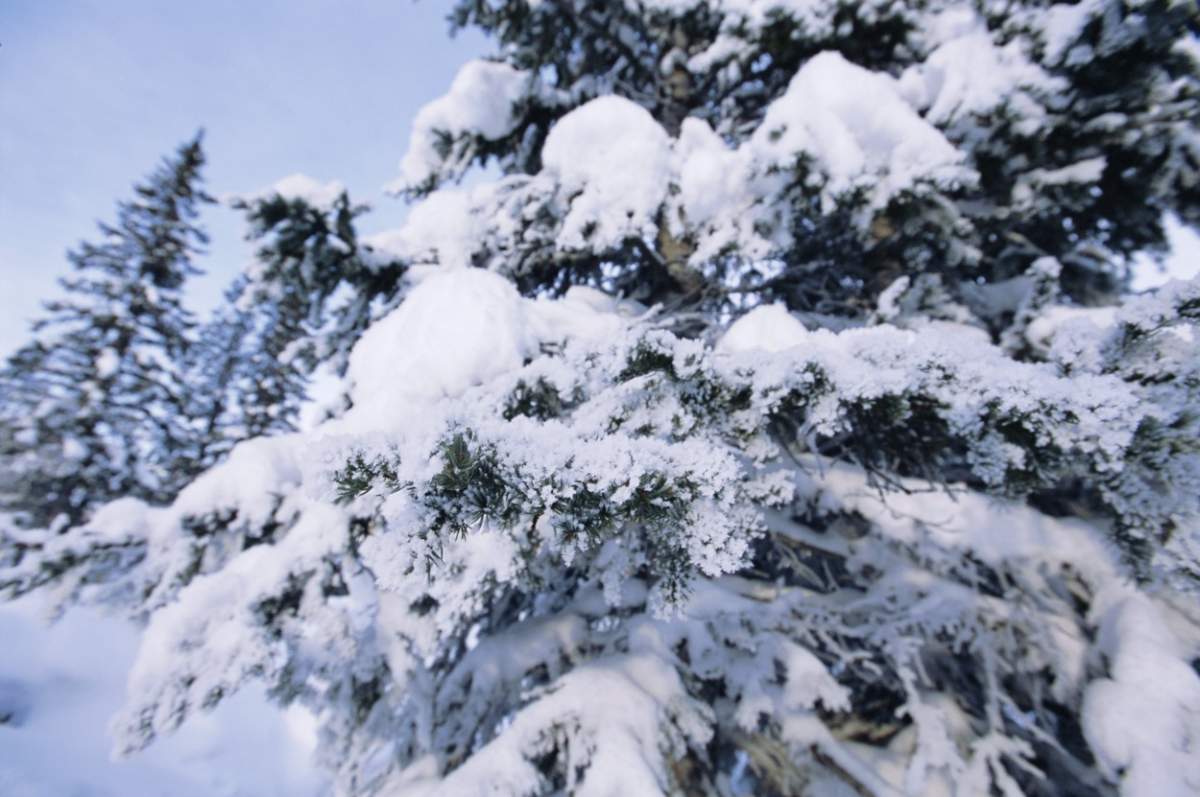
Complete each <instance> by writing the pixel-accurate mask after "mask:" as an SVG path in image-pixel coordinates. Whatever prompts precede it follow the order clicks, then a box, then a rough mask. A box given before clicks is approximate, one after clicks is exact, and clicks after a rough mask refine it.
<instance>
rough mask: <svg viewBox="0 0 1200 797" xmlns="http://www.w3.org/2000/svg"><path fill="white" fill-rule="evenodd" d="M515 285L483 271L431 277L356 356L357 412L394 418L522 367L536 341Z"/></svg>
mask: <svg viewBox="0 0 1200 797" xmlns="http://www.w3.org/2000/svg"><path fill="white" fill-rule="evenodd" d="M523 302H524V300H523V299H522V297H521V295H520V294H519V293H517V289H516V288H514V287H513V285H512V283H510V282H509V281H507V280H506V279H504V278H503V277H500V276H497V275H496V274H493V273H491V272H489V271H484V270H482V269H450V270H445V271H437V272H435V273H433V274H431V275H430V276H428V277H426V278H425V279H424V280H423V281H422V282H421V283H420V284H419V285H417V286H416V287H415V288H413V290H412V292H411V293H410V294H409V295H408V297H407V298H406V299H405V300H404V302H403V303H402V304H401V305H400V306H399V307H397V308H396V309H395V310H393V311H392V312H391V313H389V314H388V315H386V316H384V317H383V318H382V319H380V320H379V321H377V322H376V323H375V324H373V325H372V326H371V327H370V328H369V329H368V330H367V331H366V333H365V334H364V335H363V336H362V339H361V340H360V341H359V342H358V344H357V345H355V347H354V350H353V351H352V352H351V353H350V367H349V371H348V372H347V373H348V376H349V379H350V381H351V383H352V384H353V387H352V389H351V393H350V396H351V399H352V400H353V401H354V406H355V412H357V413H360V414H361V413H362V412H374V411H376V410H380V411H384V412H387V411H388V408H390V407H394V406H395V405H396V404H397V400H398V399H401V398H410V399H420V400H430V399H435V398H438V397H441V396H452V395H457V394H459V393H461V392H462V391H463V390H465V389H466V388H468V387H470V386H471V385H473V384H478V383H479V382H482V381H485V380H487V379H490V378H492V377H494V376H498V375H500V374H503V373H506V372H508V371H512V370H515V369H517V368H520V367H521V365H522V364H523V363H524V361H525V358H526V356H528V355H529V354H530V353H531V352H532V351H534V350H535V344H536V341H535V340H534V338H533V335H532V334H531V331H530V329H529V325H528V324H527V323H526V319H525V309H524V304H523Z"/></svg>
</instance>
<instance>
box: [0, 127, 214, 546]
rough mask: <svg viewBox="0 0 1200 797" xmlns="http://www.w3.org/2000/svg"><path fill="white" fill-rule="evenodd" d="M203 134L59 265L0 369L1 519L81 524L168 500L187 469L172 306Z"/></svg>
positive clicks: (183, 350)
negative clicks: (28, 327)
mask: <svg viewBox="0 0 1200 797" xmlns="http://www.w3.org/2000/svg"><path fill="white" fill-rule="evenodd" d="M201 141H202V134H200V133H197V135H196V136H195V137H194V138H192V139H191V140H190V141H188V142H186V143H185V144H183V145H182V146H180V147H179V149H178V150H177V151H176V153H175V154H174V155H173V156H172V157H169V158H166V159H164V160H163V162H162V164H161V165H160V166H159V167H158V168H157V169H156V170H155V171H154V172H153V173H152V174H151V175H150V176H149V177H148V178H147V179H146V180H145V182H143V183H140V184H138V185H135V186H134V197H133V199H130V200H126V201H123V202H120V203H119V204H118V206H117V218H116V222H115V223H113V224H106V223H102V224H100V232H101V236H102V237H101V238H100V240H98V241H97V242H94V243H93V242H83V243H81V244H80V245H79V246H78V247H77V248H76V249H75V250H74V251H72V252H70V253H69V254H68V259H69V260H70V262H71V265H72V266H73V268H74V273H73V274H72V275H71V276H69V277H66V278H64V279H62V280H61V281H60V282H61V285H62V289H63V296H62V298H60V299H56V300H54V301H51V302H48V303H47V304H46V315H45V317H44V318H42V319H41V320H39V321H37V322H36V323H35V325H34V331H35V337H34V340H33V341H32V342H31V343H29V344H27V345H25V346H24V347H22V348H21V349H20V350H19V351H17V352H16V353H15V354H14V355H13V356H12V357H11V358H10V359H9V361H8V362H7V364H6V365H5V366H4V368H3V371H2V372H0V380H2V390H0V395H2V396H3V399H2V401H3V408H4V414H3V421H2V422H3V423H4V433H3V443H2V445H3V450H2V452H0V455H2V456H3V462H4V465H3V470H4V473H5V477H4V483H3V496H2V499H0V501H2V504H0V506H2V508H3V511H5V512H8V513H11V514H12V515H13V516H14V517H15V518H16V519H17V521H18V522H19V523H20V524H21V525H23V526H28V527H45V526H48V525H51V524H53V525H54V526H55V527H56V528H63V527H66V526H70V525H74V524H77V523H79V522H81V521H83V520H84V519H85V518H86V517H87V516H88V515H89V513H90V512H91V510H92V509H94V508H95V507H96V506H98V505H100V504H103V503H105V502H107V501H110V500H112V499H114V498H118V497H122V496H134V497H137V498H139V499H142V500H145V501H148V502H151V503H163V502H166V501H168V500H170V499H171V497H172V496H173V495H174V494H175V492H176V491H177V490H178V488H179V487H180V486H181V483H183V482H185V481H186V480H187V479H189V478H190V477H191V476H194V474H195V471H194V470H192V468H191V467H190V466H189V464H188V460H187V455H188V452H189V448H190V443H191V432H190V429H189V425H188V422H187V396H186V388H185V385H184V382H183V373H182V369H181V364H182V363H183V361H184V359H185V357H186V356H187V354H188V347H189V345H190V343H189V341H190V338H189V334H190V332H191V330H192V327H193V319H192V316H191V314H190V313H189V312H188V311H187V310H186V309H185V307H184V305H183V289H184V286H185V284H186V282H187V279H188V278H189V277H191V276H194V275H196V274H198V273H200V272H199V270H198V269H197V268H196V266H195V265H194V264H193V258H194V257H195V255H196V254H197V253H199V252H200V251H201V250H202V247H203V246H204V245H205V244H206V243H207V241H208V238H207V236H206V234H205V232H204V231H203V230H202V229H201V227H200V226H199V225H198V221H197V220H198V217H199V213H200V208H201V206H202V205H203V204H204V203H206V202H210V201H212V200H211V199H210V197H208V196H207V195H206V194H205V193H204V191H203V189H202V187H201V169H202V167H203V166H204V160H205V159H204V152H203V149H202V146H201Z"/></svg>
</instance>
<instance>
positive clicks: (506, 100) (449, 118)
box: [391, 60, 529, 191]
mask: <svg viewBox="0 0 1200 797" xmlns="http://www.w3.org/2000/svg"><path fill="white" fill-rule="evenodd" d="M528 84H529V75H528V74H527V73H525V72H522V71H520V70H518V69H514V68H513V67H511V66H509V65H508V64H505V63H501V62H497V61H482V60H473V61H468V62H467V63H465V64H464V65H463V66H462V68H461V69H459V71H458V75H457V76H455V78H454V82H453V83H451V84H450V91H449V92H447V93H446V94H445V95H444V96H442V97H439V98H438V99H436V100H434V101H433V102H431V103H429V104H428V105H426V106H424V107H423V108H422V109H421V110H420V111H419V112H418V113H417V118H416V119H415V120H414V121H413V128H412V137H411V139H410V141H409V145H408V151H407V152H406V153H405V154H404V158H403V159H402V160H401V161H400V177H399V179H397V180H396V182H394V183H393V184H392V186H391V188H392V189H393V190H397V191H399V190H406V189H409V188H414V187H417V186H420V185H422V184H424V183H427V182H428V181H429V180H431V179H435V180H436V179H440V178H441V177H442V176H444V175H452V174H455V173H457V170H459V169H460V168H461V167H462V165H463V164H464V163H465V162H466V161H467V160H468V159H467V158H454V157H453V156H451V157H450V158H447V153H446V152H445V150H444V147H443V146H442V145H441V143H440V141H441V139H442V137H444V136H449V137H450V138H452V139H457V138H460V137H462V136H479V137H481V138H485V139H492V140H494V139H498V138H503V137H504V136H505V135H507V134H508V133H509V132H510V131H511V130H512V126H513V124H514V118H513V106H514V104H515V103H516V102H517V101H518V100H519V99H520V98H521V97H522V95H523V94H524V93H525V91H526V89H527V87H528Z"/></svg>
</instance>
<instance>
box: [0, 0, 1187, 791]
mask: <svg viewBox="0 0 1200 797" xmlns="http://www.w3.org/2000/svg"><path fill="white" fill-rule="evenodd" d="M456 8H457V10H456V11H455V14H454V18H455V20H456V21H457V22H458V23H459V24H477V25H479V26H481V27H482V28H483V29H484V30H485V31H487V32H489V33H491V34H493V35H494V36H495V37H496V38H497V39H498V40H499V44H500V47H499V51H498V53H497V55H496V57H495V58H494V59H493V60H489V61H475V62H471V63H469V64H467V65H466V66H465V67H464V68H463V69H462V70H461V71H460V73H459V75H458V77H457V78H456V80H455V81H454V83H453V85H452V86H451V88H450V92H449V93H448V94H447V95H446V96H445V97H443V98H441V99H439V100H436V101H434V102H433V103H431V104H430V105H428V106H427V107H426V108H425V109H423V110H422V112H421V113H420V114H419V116H418V118H417V120H416V123H415V125H414V131H413V137H412V141H411V144H410V148H409V151H408V154H407V155H406V156H405V158H404V160H403V162H402V175H401V178H400V181H399V182H398V183H397V186H396V187H397V188H398V189H399V190H400V191H401V192H405V193H407V194H409V195H410V196H412V197H413V198H416V199H419V200H420V201H419V202H418V203H417V204H415V205H414V207H413V208H412V210H411V213H410V215H409V217H408V219H407V220H406V222H405V224H404V226H403V227H402V228H401V229H399V230H396V231H395V232H393V233H389V234H387V235H383V236H379V237H378V238H376V239H373V240H372V241H371V247H370V250H369V251H368V248H367V246H366V244H365V243H364V244H360V245H358V246H356V247H354V246H347V247H345V249H349V250H350V252H355V253H358V255H359V256H361V257H362V258H363V259H362V263H363V265H364V269H365V270H364V271H362V272H361V273H362V274H364V275H365V274H368V273H376V272H374V271H372V269H373V268H375V266H372V265H371V264H372V263H377V262H385V261H386V262H389V263H392V264H393V266H391V268H394V269H395V271H393V272H391V273H392V274H393V275H395V274H399V273H403V274H404V275H405V276H406V278H407V281H406V283H405V288H404V290H403V300H402V301H399V302H396V301H395V298H394V297H395V296H398V295H400V294H399V293H396V294H393V293H389V292H386V291H385V292H384V293H381V294H372V291H371V289H369V288H363V287H361V286H362V285H364V284H366V282H365V277H364V278H363V279H364V281H363V282H357V283H356V282H354V281H353V280H348V282H349V283H350V286H351V288H352V289H353V290H354V291H357V292H358V293H359V294H360V299H359V304H358V305H356V306H358V307H360V308H361V307H363V306H364V305H363V304H362V302H364V301H365V302H366V303H367V305H368V306H369V305H370V304H371V303H372V302H373V301H375V296H386V297H393V298H385V299H383V300H381V304H384V305H392V304H394V305H395V306H394V309H390V310H389V311H387V312H380V313H379V314H374V313H368V312H356V313H354V314H353V315H352V316H351V317H352V318H353V319H355V321H354V323H352V324H350V325H349V326H348V327H344V328H348V329H351V330H353V332H352V334H349V335H347V336H346V338H345V340H347V341H350V340H354V342H353V344H352V345H350V344H349V343H347V345H346V346H344V347H342V346H326V347H324V348H320V347H317V346H316V344H313V347H310V348H306V347H308V344H307V343H303V344H299V349H300V350H303V351H305V352H306V353H305V354H304V356H305V357H312V358H313V359H315V360H318V361H319V360H320V359H321V358H322V357H334V356H335V354H336V352H339V351H346V352H348V354H347V356H346V358H345V362H346V389H347V392H348V395H349V397H350V399H351V406H350V407H349V408H348V409H347V410H346V411H345V412H343V413H342V414H341V415H340V416H339V417H336V418H334V419H331V420H329V421H327V422H326V423H324V424H322V425H321V426H320V427H319V428H318V429H316V430H314V431H312V432H311V433H296V434H285V435H274V436H269V437H264V438H258V439H252V440H248V441H245V442H242V443H240V444H239V445H237V446H236V447H234V448H233V449H232V451H231V452H230V454H229V456H228V458H227V459H226V460H225V461H224V462H223V463H222V464H220V465H218V466H217V467H215V468H213V469H211V470H209V471H208V472H207V473H205V474H204V475H202V476H200V477H199V478H197V479H196V480H195V481H193V482H192V483H191V484H190V485H188V487H186V488H185V489H184V490H183V491H182V492H181V493H180V494H179V496H178V498H177V499H176V500H175V502H174V503H173V504H172V505H171V506H168V507H155V506H150V505H148V504H146V503H144V502H138V501H120V502H116V503H113V504H110V505H108V506H106V507H104V508H103V509H101V510H100V511H99V512H97V513H96V515H95V517H94V518H92V520H91V521H90V522H89V523H88V524H87V525H86V527H84V528H83V529H81V530H80V533H79V534H78V535H72V536H71V538H70V539H69V540H63V539H58V538H55V537H53V536H50V535H36V534H31V535H22V536H21V538H20V545H21V546H23V548H22V550H23V551H26V552H27V553H26V555H25V556H23V557H22V558H20V559H19V560H16V561H13V560H12V558H11V557H10V561H9V562H8V565H7V567H5V568H4V569H3V570H0V587H3V588H6V589H7V590H8V591H10V592H20V591H22V590H25V589H28V588H29V585H31V584H39V583H42V582H45V581H48V580H52V581H54V582H55V583H56V585H57V587H58V590H59V592H58V594H59V595H65V596H76V597H78V598H80V599H87V600H97V601H111V602H116V603H121V604H123V605H125V606H126V607H128V608H129V609H130V611H131V612H133V613H134V614H136V615H138V616H141V617H145V618H147V620H148V625H147V630H146V636H145V640H144V642H143V649H142V653H141V655H140V656H139V658H138V661H137V662H136V663H135V665H134V668H133V671H132V673H131V675H130V682H129V685H130V697H129V700H128V703H127V705H126V707H125V709H124V710H123V712H122V713H121V715H120V717H119V718H118V721H117V724H116V726H115V727H116V729H117V734H118V746H119V748H120V749H122V750H126V751H132V750H136V749H138V748H140V747H142V746H144V745H146V744H148V743H150V742H151V741H152V740H153V739H154V738H155V737H156V736H157V735H159V734H162V733H164V732H169V731H171V730H172V729H174V728H175V727H177V726H178V725H179V723H180V722H182V721H183V720H184V719H185V718H186V717H187V716H188V715H189V714H190V713H191V712H193V711H194V710H195V708H196V707H197V706H201V707H206V706H211V705H212V704H214V703H216V702H218V701H220V700H222V699H223V698H225V697H226V696H228V695H229V694H230V693H231V692H233V691H234V690H236V689H237V688H238V687H239V686H240V685H241V684H242V683H244V682H245V681H246V680H247V679H249V678H251V677H254V678H259V679H262V680H264V681H265V682H266V683H267V684H268V686H269V688H270V690H271V693H272V694H273V695H274V696H275V697H277V698H278V699H279V700H280V701H281V702H285V703H286V702H290V701H299V702H301V703H304V704H305V705H308V706H310V707H312V708H313V709H314V710H316V712H317V714H318V716H319V717H320V721H321V723H322V736H321V747H320V755H321V757H322V759H323V760H324V761H325V762H326V763H328V764H329V765H330V766H331V767H332V768H333V769H334V770H335V771H336V773H337V788H338V791H339V792H340V793H345V794H420V795H438V794H447V795H448V794H475V793H501V794H522V795H524V794H559V793H570V794H575V793H578V794H596V793H603V794H614V793H615V794H716V795H722V797H724V796H726V795H729V796H732V795H742V794H766V795H775V794H778V795H783V794H853V793H857V794H870V795H894V794H913V795H918V794H927V793H954V794H959V795H989V794H997V793H999V794H1005V795H1017V794H1027V795H1052V794H1096V795H1106V794H1117V793H1120V794H1124V795H1132V796H1133V797H1148V796H1149V795H1156V796H1157V795H1164V794H1170V795H1176V794H1178V795H1183V794H1190V793H1194V791H1195V788H1196V786H1195V784H1196V783H1200V764H1198V759H1197V758H1196V756H1195V755H1194V752H1193V750H1192V748H1193V746H1194V740H1195V739H1196V738H1200V719H1198V717H1200V711H1198V709H1200V676H1198V675H1197V672H1196V670H1195V668H1194V666H1193V664H1192V661H1193V660H1194V658H1195V656H1196V653H1197V652H1198V651H1200V615H1198V614H1197V612H1196V610H1195V590H1196V587H1197V583H1200V579H1198V577H1200V522H1198V514H1200V499H1198V498H1197V496H1200V446H1198V445H1197V442H1196V441H1197V439H1200V428H1198V424H1200V357H1197V356H1196V354H1197V347H1196V341H1197V340H1198V338H1197V337H1196V335H1197V334H1200V328H1198V326H1200V280H1193V281H1191V282H1187V283H1180V282H1174V283H1170V284H1168V285H1167V286H1165V287H1163V288H1162V289H1160V290H1158V291H1156V292H1154V293H1151V294H1147V295H1143V296H1133V295H1129V293H1128V290H1127V285H1126V273H1125V272H1126V271H1127V259H1128V258H1129V257H1130V256H1131V255H1133V254H1134V253H1137V252H1143V251H1151V252H1153V251H1154V250H1155V249H1156V248H1158V247H1160V246H1161V244H1162V236H1161V226H1160V221H1159V219H1160V217H1161V214H1162V213H1163V212H1166V211H1171V212H1174V213H1176V214H1177V215H1179V217H1180V218H1182V219H1184V220H1187V221H1191V222H1193V223H1194V222H1195V220H1196V219H1197V218H1198V214H1200V210H1198V208H1197V204H1196V195H1195V186H1196V168H1197V163H1198V160H1197V158H1196V152H1197V149H1196V146H1197V129H1196V126H1195V124H1194V121H1195V119H1196V117H1197V112H1198V110H1200V105H1198V104H1197V97H1196V91H1197V89H1198V87H1200V76H1198V74H1197V68H1198V63H1200V62H1198V60H1197V58H1196V52H1197V48H1196V44H1195V38H1194V33H1195V30H1196V18H1195V8H1194V4H1192V3H1181V2H1167V1H1166V0H1140V1H1139V2H1134V0H1083V2H1079V3H1075V4H1069V5H1068V4H1047V3H1042V2H1033V1H1032V0H1031V1H1030V2H1009V3H992V2H980V3H973V2H912V3H901V2H893V1H892V0H887V1H886V2H885V1H884V0H879V2H875V1H874V0H872V1H870V2H849V0H800V1H799V2H796V1H795V0H757V1H756V0H723V1H722V2H701V0H670V2H667V0H644V1H643V2H634V1H633V0H630V1H629V2H611V3H601V2H593V1H592V0H540V1H539V2H530V1H526V0H498V1H493V2H475V1H474V0H466V1H465V2H460V3H459V4H458V5H457V7H456ZM488 162H494V163H497V164H498V166H499V171H500V176H499V177H498V178H497V179H495V180H492V181H490V182H487V181H480V182H477V183H475V184H474V185H472V186H470V187H465V188H453V187H447V186H446V183H447V182H449V181H453V180H455V179H457V178H459V177H461V176H462V175H463V174H465V172H466V171H467V170H469V169H470V168H471V167H473V166H478V165H481V164H485V163H488ZM284 205H287V202H286V200H284ZM285 211H286V212H285ZM306 213H307V212H306V211H305V210H304V209H303V208H302V207H300V206H295V207H286V208H285V207H281V208H280V209H279V210H278V211H277V212H276V213H275V215H266V216H264V217H263V218H264V220H269V219H271V218H284V217H286V218H288V219H293V218H295V217H296V216H301V217H304V216H306ZM292 223H293V222H291V221H289V222H288V225H290V224H292ZM314 226H315V228H317V229H319V228H320V225H314ZM288 228H289V227H283V228H279V229H280V230H284V229H288ZM311 228H312V227H305V226H300V227H298V228H297V229H300V230H308V229H311ZM330 229H332V228H330ZM325 235H326V236H328V233H325ZM328 240H329V239H328V237H326V238H324V239H322V238H320V237H318V238H315V239H314V238H313V237H312V236H311V234H310V233H309V232H307V231H305V232H301V233H298V234H297V235H296V236H295V237H294V238H292V237H290V236H285V237H281V238H279V239H278V242H279V243H280V246H279V248H278V249H277V251H279V252H281V253H283V252H288V253H291V254H288V255H287V256H285V257H281V258H279V259H273V258H272V257H265V258H260V262H261V263H264V264H265V265H264V266H263V268H264V271H263V272H262V273H264V274H273V273H276V271H274V270H273V269H277V270H278V273H281V274H282V273H286V274H289V275H291V276H289V277H288V278H287V279H288V281H289V284H294V285H303V286H305V288H304V291H303V293H304V295H303V296H297V297H296V298H295V300H294V302H292V303H288V304H287V305H286V306H287V307H290V308H294V311H293V312H294V314H293V315H291V316H290V318H293V319H305V321H306V322H307V323H308V326H307V328H306V330H307V332H308V333H312V332H313V331H315V330H316V329H317V326H318V325H317V324H315V323H314V322H313V320H312V319H313V318H314V317H313V316H311V315H306V313H311V312H312V308H313V307H314V306H321V303H322V302H324V301H325V300H326V298H327V297H330V296H332V295H333V294H334V291H333V290H332V288H330V287H328V286H331V285H334V284H335V283H337V282H339V281H340V280H341V279H342V278H341V276H340V273H351V274H353V273H356V269H357V266H354V265H349V264H348V263H347V262H345V261H339V262H338V264H337V265H336V266H331V267H330V270H329V271H328V272H327V271H326V270H325V269H326V266H325V264H326V263H327V262H329V261H326V260H323V259H321V258H320V257H318V256H317V255H316V254H315V253H318V252H325V253H326V254H325V255H324V256H325V257H333V258H335V259H336V258H340V257H341V254H346V255H347V256H349V252H345V251H344V249H343V248H342V247H333V253H332V254H330V253H329V247H325V248H322V247H321V246H320V242H321V241H328ZM299 242H303V243H299ZM285 243H286V244H287V245H286V246H285V245H284V244H285ZM347 243H349V242H347ZM368 254H369V257H368ZM431 266H436V268H430V267H431ZM326 274H328V277H326V276H323V275H326ZM391 284H392V286H393V288H389V290H393V289H394V286H395V285H396V280H395V279H393V280H392V283H391ZM597 289H599V290H597ZM1106 302H1107V303H1108V304H1107V305H1105V304H1104V303H1106ZM289 336H292V333H289ZM292 340H307V338H305V337H304V336H303V335H295V336H292ZM309 352H318V353H316V354H309ZM85 586H86V587H88V589H86V590H84V589H82V588H83V587H85Z"/></svg>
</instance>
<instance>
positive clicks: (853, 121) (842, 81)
mask: <svg viewBox="0 0 1200 797" xmlns="http://www.w3.org/2000/svg"><path fill="white" fill-rule="evenodd" d="M848 86H853V87H854V90H853V91H848V90H847V87H848ZM751 145H752V146H753V147H754V148H755V149H756V150H758V151H759V152H762V153H764V154H769V155H771V156H773V158H772V159H773V160H774V161H775V162H782V163H786V162H787V161H788V160H789V158H791V157H794V155H795V154H796V153H806V154H808V155H810V156H811V157H813V159H814V160H815V161H816V163H817V165H818V167H819V169H820V172H821V173H822V174H823V175H824V176H825V178H826V180H827V182H826V185H825V192H826V196H827V198H828V202H829V204H830V206H832V204H833V195H836V194H839V193H842V192H844V191H847V190H849V189H851V188H855V187H860V186H866V185H871V186H875V188H874V194H875V196H876V200H875V204H877V205H879V204H882V203H883V202H884V201H886V200H887V199H888V198H890V197H892V196H893V195H895V194H896V193H897V192H899V191H902V190H906V189H911V188H913V187H915V185H916V184H917V183H918V181H920V180H930V181H932V182H934V183H936V184H940V185H950V184H954V183H956V182H961V181H964V180H967V179H969V172H968V171H967V170H966V169H964V168H963V167H962V163H963V160H964V155H963V154H962V153H961V152H960V151H959V150H958V149H956V148H955V147H954V145H953V144H951V143H950V142H949V141H948V140H946V137H945V136H944V135H943V134H942V133H941V131H939V130H938V129H937V128H936V127H934V126H933V125H931V124H929V123H928V122H926V121H925V120H923V119H922V118H921V117H920V116H918V115H917V114H916V112H915V111H913V109H912V108H911V107H910V106H909V104H908V103H907V102H905V100H904V99H903V98H902V96H901V95H900V91H899V86H898V84H897V83H896V81H895V80H894V79H892V78H891V77H889V76H887V75H884V74H879V73H876V72H871V71H870V70H867V69H863V68H862V67H860V66H857V65H855V64H852V63H850V62H849V61H847V60H846V59H845V58H844V57H842V56H841V55H840V54H838V53H835V52H824V53H820V54H818V55H815V56H813V57H812V58H811V59H809V60H808V61H807V62H806V63H805V64H804V66H803V67H801V69H800V71H799V72H797V73H796V76H795V77H794V78H793V79H792V82H791V83H790V84H789V85H788V89H787V91H786V92H785V93H784V94H783V96H782V97H780V98H779V99H778V100H776V101H775V102H773V103H772V104H771V106H770V107H769V108H768V109H767V114H766V116H765V117H764V119H763V123H762V125H761V126H760V127H759V129H758V130H756V131H755V133H754V135H753V136H752V137H751Z"/></svg>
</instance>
